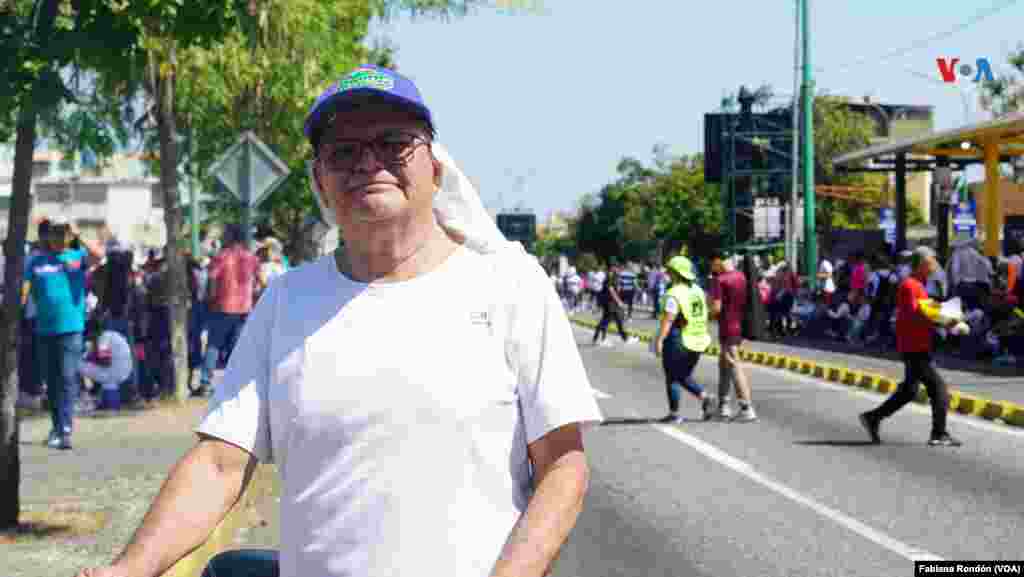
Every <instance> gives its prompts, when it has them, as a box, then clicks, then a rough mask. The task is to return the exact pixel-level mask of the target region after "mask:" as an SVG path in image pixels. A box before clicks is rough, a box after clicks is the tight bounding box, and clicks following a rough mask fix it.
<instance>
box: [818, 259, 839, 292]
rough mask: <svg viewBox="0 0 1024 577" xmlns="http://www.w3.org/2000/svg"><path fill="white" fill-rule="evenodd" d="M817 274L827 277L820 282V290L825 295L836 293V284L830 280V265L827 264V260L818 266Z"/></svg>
mask: <svg viewBox="0 0 1024 577" xmlns="http://www.w3.org/2000/svg"><path fill="white" fill-rule="evenodd" d="M818 272H819V273H820V274H827V275H828V278H826V279H824V280H823V281H822V282H821V288H822V290H824V291H825V292H827V293H834V292H836V283H835V280H833V278H832V276H833V275H832V263H830V262H828V261H827V260H823V261H821V264H820V265H818Z"/></svg>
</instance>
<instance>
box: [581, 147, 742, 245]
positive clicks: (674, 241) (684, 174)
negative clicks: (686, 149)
mask: <svg viewBox="0 0 1024 577" xmlns="http://www.w3.org/2000/svg"><path fill="white" fill-rule="evenodd" d="M654 156H655V160H654V163H653V165H652V166H647V165H644V164H643V163H642V162H640V161H639V160H637V159H634V158H630V157H626V158H623V159H622V160H620V161H619V164H618V166H617V172H618V178H617V179H616V180H615V181H614V182H612V183H610V184H608V185H606V186H604V187H603V188H602V189H601V191H600V192H599V193H598V194H597V195H592V196H588V197H585V198H584V200H583V201H582V202H581V206H580V210H579V212H578V214H577V217H576V218H575V219H574V220H573V222H572V226H571V230H572V232H573V236H574V238H575V241H576V248H577V250H578V251H579V252H581V253H593V254H594V255H596V258H598V259H600V260H601V261H603V262H608V261H609V260H610V259H613V258H614V259H616V260H619V261H623V260H649V259H651V258H652V257H653V256H654V255H655V253H656V252H657V250H658V247H659V245H665V244H668V245H672V246H677V247H678V246H680V245H685V244H692V245H694V247H697V246H700V247H704V248H713V247H714V246H715V245H716V244H717V243H718V242H719V235H720V234H721V228H722V224H723V221H724V218H723V211H722V203H721V198H720V191H719V188H718V186H717V185H711V184H707V183H705V182H704V161H703V158H702V157H701V156H700V155H692V156H681V157H672V156H671V155H669V154H668V153H667V152H666V150H665V149H664V148H662V147H655V149H654Z"/></svg>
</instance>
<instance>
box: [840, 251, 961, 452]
mask: <svg viewBox="0 0 1024 577" xmlns="http://www.w3.org/2000/svg"><path fill="white" fill-rule="evenodd" d="M910 266H911V270H912V273H911V275H910V276H909V277H907V278H906V279H904V280H903V282H901V283H900V286H899V289H898V291H897V293H896V348H897V350H898V351H899V352H900V354H902V355H903V366H904V370H905V371H906V374H905V376H904V378H903V382H902V383H900V385H899V388H898V389H897V390H896V392H895V393H893V394H892V396H890V397H889V398H888V399H886V400H885V402H884V403H882V404H881V405H880V406H879V407H877V408H876V409H874V410H871V411H868V412H866V413H862V414H861V415H860V422H861V425H863V426H864V429H866V430H867V432H868V435H869V436H870V437H871V442H872V443H875V444H878V443H881V442H882V440H881V437H880V436H879V427H880V425H881V423H882V421H883V420H885V419H887V418H889V417H890V416H892V415H893V414H894V413H896V411H899V410H900V409H902V408H903V406H904V405H906V404H907V403H909V402H910V401H912V400H914V397H915V396H917V391H918V387H919V386H920V384H921V383H922V382H923V383H924V386H925V387H926V388H927V390H928V398H929V399H931V404H932V432H931V436H930V438H929V440H928V444H929V445H935V446H946V447H957V446H960V444H961V443H960V441H959V440H958V439H956V438H955V437H953V436H951V435H950V434H949V432H948V431H947V430H946V412H947V411H948V410H949V389H948V387H947V386H946V381H945V380H943V378H942V376H941V375H940V374H939V373H938V371H936V370H935V365H934V363H933V361H932V328H933V327H935V326H937V325H938V326H947V327H948V328H952V327H953V326H955V325H956V324H957V322H958V321H957V320H948V321H945V322H944V321H942V320H941V318H940V317H939V315H938V311H939V306H938V303H936V302H935V301H934V300H932V299H931V298H930V297H929V296H928V292H927V291H926V290H925V288H924V283H925V282H927V280H928V277H929V276H930V275H931V274H932V273H934V272H935V270H936V269H937V268H938V267H939V263H938V260H937V259H936V258H935V252H934V251H933V250H932V249H930V248H928V247H924V246H922V247H918V248H917V249H915V250H914V252H913V253H912V254H911V260H910Z"/></svg>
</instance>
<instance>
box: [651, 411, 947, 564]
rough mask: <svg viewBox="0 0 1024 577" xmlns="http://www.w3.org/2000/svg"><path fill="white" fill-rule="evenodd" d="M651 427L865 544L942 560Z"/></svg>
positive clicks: (666, 429) (670, 431) (696, 442)
mask: <svg viewBox="0 0 1024 577" xmlns="http://www.w3.org/2000/svg"><path fill="white" fill-rule="evenodd" d="M653 426H654V428H655V429H658V430H659V431H661V432H662V433H665V434H666V435H668V436H670V437H672V438H673V439H676V440H678V441H680V442H682V443H684V444H686V445H688V446H690V447H691V448H692V449H694V450H695V451H697V452H698V453H700V454H702V455H704V456H705V457H707V458H709V459H711V460H712V461H715V462H717V463H719V464H721V465H724V466H725V467H728V468H730V469H732V470H733V471H736V472H737V473H739V474H741V475H743V476H744V477H746V478H748V479H750V480H751V481H754V482H755V483H757V484H759V485H761V486H763V487H765V488H768V489H770V490H772V491H774V492H776V493H778V494H780V495H782V496H783V497H786V498H787V499H789V500H791V501H794V502H796V503H799V504H801V505H803V506H805V507H807V508H808V509H811V510H812V511H814V512H815V513H818V514H819V515H821V516H823V517H826V518H828V519H830V520H832V521H834V522H835V523H838V524H839V525H842V526H843V527H845V528H847V529H849V530H850V531H853V532H854V533H856V534H858V535H860V536H861V537H864V538H865V539H867V540H868V541H871V542H872V543H875V544H876V545H880V546H881V547H884V548H886V549H888V550H889V551H892V552H893V553H896V554H897V555H900V556H902V557H905V558H907V559H910V560H911V561H942V558H941V557H939V556H938V555H935V554H934V553H929V552H928V551H925V550H924V549H920V548H917V547H914V546H913V545H908V544H906V543H904V542H902V541H899V540H897V539H895V538H893V537H890V536H889V535H886V534H885V533H882V532H881V531H877V530H875V529H873V528H871V527H869V526H867V525H865V524H864V523H861V522H860V521H858V520H856V519H854V518H853V517H850V516H849V515H846V514H844V513H842V512H840V511H837V510H835V509H833V508H831V507H828V506H827V505H824V504H822V503H819V502H818V501H815V500H814V499H812V498H810V497H807V496H804V495H802V494H800V493H798V492H797V491H795V490H793V489H790V488H789V487H787V486H785V485H783V484H782V483H779V482H778V481H775V480H773V479H770V478H768V477H766V476H764V475H762V474H761V473H758V472H757V471H756V470H755V469H754V467H753V466H752V465H751V464H750V463H747V462H745V461H741V460H739V459H737V458H736V457H733V456H732V455H730V454H728V453H726V452H725V451H722V450H721V449H719V448H718V447H715V446H714V445H711V444H709V443H706V442H704V441H702V440H700V439H698V438H697V437H694V436H692V435H688V434H686V433H684V432H682V431H681V430H679V429H678V428H675V427H671V426H667V425H653Z"/></svg>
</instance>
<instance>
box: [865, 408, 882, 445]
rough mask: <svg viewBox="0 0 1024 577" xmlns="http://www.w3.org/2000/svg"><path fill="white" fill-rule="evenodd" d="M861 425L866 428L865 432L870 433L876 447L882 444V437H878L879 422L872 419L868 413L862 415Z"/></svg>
mask: <svg viewBox="0 0 1024 577" xmlns="http://www.w3.org/2000/svg"><path fill="white" fill-rule="evenodd" d="M860 424H861V426H863V427H864V430H865V431H867V432H868V435H869V436H870V437H871V443H872V444H874V445H880V444H882V437H880V436H878V420H877V419H873V418H871V416H870V415H868V414H867V413H861V415H860Z"/></svg>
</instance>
